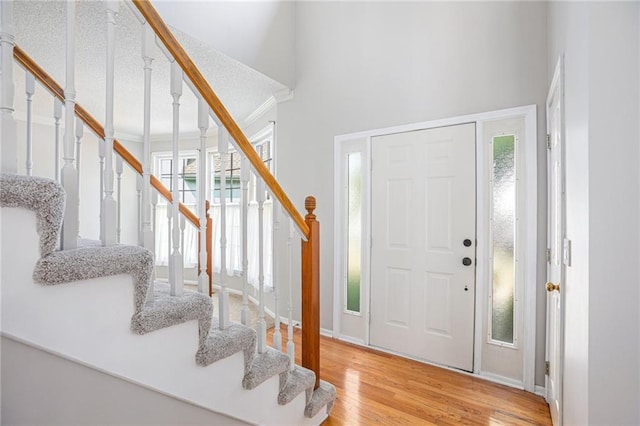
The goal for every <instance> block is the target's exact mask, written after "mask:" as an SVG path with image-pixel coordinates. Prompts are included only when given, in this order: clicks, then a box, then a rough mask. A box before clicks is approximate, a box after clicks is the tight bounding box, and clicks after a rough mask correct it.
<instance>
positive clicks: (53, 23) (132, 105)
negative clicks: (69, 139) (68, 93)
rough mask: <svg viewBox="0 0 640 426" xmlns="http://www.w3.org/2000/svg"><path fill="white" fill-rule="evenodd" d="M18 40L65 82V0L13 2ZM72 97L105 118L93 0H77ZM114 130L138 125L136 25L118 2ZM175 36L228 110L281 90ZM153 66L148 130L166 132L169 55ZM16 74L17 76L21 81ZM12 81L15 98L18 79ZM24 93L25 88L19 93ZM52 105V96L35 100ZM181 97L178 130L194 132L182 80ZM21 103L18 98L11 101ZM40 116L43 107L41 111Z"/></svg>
mask: <svg viewBox="0 0 640 426" xmlns="http://www.w3.org/2000/svg"><path fill="white" fill-rule="evenodd" d="M14 4H15V6H14V22H15V35H16V43H17V44H18V45H19V46H21V47H22V48H23V49H24V50H25V51H26V52H27V54H29V55H30V56H31V57H33V58H34V59H35V60H36V62H38V63H39V64H40V65H41V66H42V67H43V68H44V69H45V70H46V71H47V72H48V73H49V74H51V76H52V77H53V78H54V79H55V80H57V81H58V82H59V83H61V84H62V85H63V86H64V69H65V68H64V21H65V18H64V13H65V12H64V2H62V1H29V0H27V1H25V0H22V1H15V3H14ZM76 15H77V19H76V31H75V33H76V93H77V97H76V100H77V102H79V103H80V104H82V105H83V106H84V107H85V108H86V109H87V110H88V111H89V112H90V113H91V114H92V115H94V116H95V117H96V118H97V119H98V120H99V121H100V122H104V117H105V90H106V89H105V67H106V65H105V64H106V15H105V11H104V4H103V3H102V2H96V1H82V2H77V3H76ZM116 22H117V29H116V59H115V61H116V65H115V74H116V77H115V82H116V83H115V100H114V108H115V116H114V122H115V130H116V135H134V136H140V135H141V134H142V127H143V87H144V78H143V76H144V75H143V61H142V57H141V25H140V23H139V21H138V20H137V18H136V17H135V16H134V15H133V13H132V12H131V10H129V8H128V7H127V6H126V5H125V4H124V3H123V2H120V12H119V15H118V17H117V19H116ZM174 34H175V35H176V37H177V38H178V40H179V41H180V42H181V43H182V45H183V46H184V47H185V49H186V50H187V52H188V53H189V54H190V55H191V58H192V59H193V60H194V62H195V63H196V65H197V66H198V68H199V69H200V70H201V72H202V73H203V74H204V76H205V77H206V78H207V80H208V81H209V83H210V84H211V86H212V87H213V89H214V90H215V91H216V93H217V94H218V96H219V97H220V99H221V100H222V102H223V103H224V104H225V106H226V107H227V109H228V110H229V112H230V113H231V114H232V115H233V117H234V118H235V119H236V120H237V121H240V120H243V119H245V118H246V117H247V116H248V115H249V114H251V113H252V112H253V111H255V110H256V109H257V108H258V107H259V106H260V105H262V104H263V103H264V102H265V101H267V100H268V99H269V98H270V97H271V96H272V95H274V94H275V93H277V92H281V91H286V90H287V88H286V87H285V86H284V85H282V84H280V83H278V82H276V81H274V80H272V79H270V78H268V77H266V76H264V75H263V74H260V73H259V72H257V71H255V70H253V69H251V68H249V67H247V66H245V65H243V64H241V63H240V62H238V61H236V60H234V59H232V58H229V57H227V56H225V55H223V54H222V53H219V52H217V51H216V50H214V49H213V48H211V47H209V46H206V45H205V44H203V43H202V42H200V41H197V40H195V39H193V38H191V37H189V36H187V35H186V34H184V33H181V32H179V31H175V30H174ZM155 50H156V53H155V60H154V61H153V64H152V66H153V72H152V99H151V104H152V110H151V133H152V134H156V135H158V134H170V133H171V130H172V97H171V94H170V90H169V77H170V65H169V61H168V59H167V58H166V57H165V56H164V54H163V53H161V51H160V49H159V48H158V47H157V46H156V48H155ZM20 78H21V77H20V75H16V79H20ZM18 83H19V84H18V85H17V87H16V96H17V97H20V96H21V94H20V90H23V89H21V87H24V86H23V84H20V83H21V82H20V81H19V82H18ZM22 93H24V92H22ZM39 99H43V98H42V97H41V96H37V97H36V98H35V101H34V102H35V107H36V109H35V112H36V114H38V108H46V111H51V100H50V99H49V101H48V102H47V104H46V105H41V106H39V105H38V100H39ZM180 103H181V119H180V131H181V132H190V133H191V132H196V131H197V130H198V129H197V100H196V97H195V95H193V93H191V90H190V89H189V88H188V87H187V85H186V84H185V85H184V86H183V95H182V97H181V99H180ZM19 104H20V102H17V107H18V105H19ZM40 114H44V113H42V112H41V113H40Z"/></svg>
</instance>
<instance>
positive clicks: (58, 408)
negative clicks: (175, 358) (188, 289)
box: [0, 337, 248, 426]
mask: <svg viewBox="0 0 640 426" xmlns="http://www.w3.org/2000/svg"><path fill="white" fill-rule="evenodd" d="M0 346H1V347H2V388H3V393H2V414H3V416H2V421H3V424H10V425H25V426H28V425H35V424H37V425H41V426H44V425H59V424H68V425H71V424H76V425H80V424H82V425H90V424H96V423H99V424H108V425H111V426H115V425H123V426H125V425H133V424H135V425H138V426H142V425H150V426H158V425H163V424H164V425H167V424H174V425H175V424H180V425H204V424H209V425H216V424H218V425H228V426H230V425H244V424H248V423H244V422H241V421H239V420H235V419H233V418H231V417H228V416H225V415H222V414H218V413H215V412H213V411H210V410H206V409H204V408H201V407H198V406H196V405H191V404H189V403H187V402H183V401H180V400H178V399H175V398H171V397H169V396H167V395H163V394H161V393H159V392H154V391H153V390H151V389H147V388H145V387H142V386H139V385H137V384H134V383H131V382H128V381H125V380H122V379H120V378H117V377H114V376H110V375H108V374H105V373H104V372H101V371H98V370H94V369H92V368H89V367H87V366H84V365H81V364H78V363H75V362H73V361H70V360H68V359H64V358H62V357H59V356H56V355H53V354H50V353H47V352H44V351H42V350H39V349H36V348H34V347H32V346H28V345H25V344H23V343H19V342H17V341H15V340H11V339H8V338H6V337H3V338H2V345H0ZM63 387H64V391H63V392H61V390H62V388H63ZM87 390H90V391H89V392H87ZM34 407H38V409H37V410H34Z"/></svg>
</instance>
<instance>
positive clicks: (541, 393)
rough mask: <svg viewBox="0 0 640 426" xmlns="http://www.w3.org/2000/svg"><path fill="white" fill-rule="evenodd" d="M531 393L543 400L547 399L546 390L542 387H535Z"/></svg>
mask: <svg viewBox="0 0 640 426" xmlns="http://www.w3.org/2000/svg"><path fill="white" fill-rule="evenodd" d="M533 393H535V394H536V395H538V396H541V397H543V398H546V397H547V388H545V387H544V386H538V385H536V388H535V390H534V391H533Z"/></svg>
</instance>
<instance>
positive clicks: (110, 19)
mask: <svg viewBox="0 0 640 426" xmlns="http://www.w3.org/2000/svg"><path fill="white" fill-rule="evenodd" d="M68 3H70V4H73V2H68ZM127 4H128V5H129V3H127ZM105 5H106V8H105V10H106V15H107V79H106V80H107V108H106V118H105V126H104V128H103V127H102V126H101V125H100V124H99V122H98V121H97V120H95V119H94V118H93V117H92V116H91V115H90V114H89V113H88V112H87V111H86V110H84V108H82V106H80V105H78V104H77V103H76V102H75V90H74V75H73V66H71V65H69V64H70V62H72V61H71V60H72V59H73V53H68V54H67V55H66V57H67V76H66V80H67V87H66V88H65V89H64V90H63V89H62V87H61V86H60V85H59V84H57V83H56V82H55V81H54V80H53V79H52V78H51V77H50V76H49V75H48V74H46V73H45V72H44V70H42V69H41V68H40V67H39V66H38V65H37V64H35V62H33V60H31V59H30V58H29V57H28V56H27V55H26V54H25V53H24V52H23V51H22V50H21V49H20V48H18V47H17V46H15V47H14V40H13V36H12V35H11V34H12V31H11V14H12V8H13V7H12V2H11V1H10V0H7V1H3V2H2V18H1V21H2V25H3V26H2V30H1V31H0V47H1V48H2V59H3V69H2V71H3V73H2V83H3V89H2V94H1V99H0V115H1V119H2V124H3V128H2V137H3V143H2V154H3V162H2V169H3V171H14V170H16V169H17V167H16V165H15V164H14V162H12V160H11V158H14V159H15V158H16V157H17V155H16V149H17V146H16V143H15V139H16V138H15V122H14V119H13V116H12V114H13V96H14V94H13V76H12V72H11V71H7V69H10V68H11V66H10V64H11V60H10V58H11V54H13V56H14V57H15V59H16V60H17V61H18V62H19V63H20V64H21V65H22V66H23V68H24V69H25V70H26V71H27V72H28V73H30V74H32V75H33V76H34V78H35V79H37V80H38V81H39V82H40V83H41V84H42V85H43V86H44V87H45V88H47V89H48V90H49V91H50V92H51V93H52V94H53V95H54V97H55V98H56V99H58V100H59V102H64V106H65V111H66V114H65V134H64V139H63V158H64V167H63V169H62V171H61V180H62V182H63V184H65V187H67V186H68V188H69V190H68V201H69V200H71V203H69V202H68V203H67V208H68V209H69V210H72V213H69V216H68V217H67V220H65V225H64V226H65V228H66V229H67V230H68V235H65V237H64V239H63V244H62V246H63V248H71V247H73V246H74V242H75V241H77V236H78V195H77V194H78V178H77V176H78V174H77V173H78V172H77V169H76V166H75V164H77V163H75V162H74V159H75V155H74V154H75V153H74V148H75V146H74V145H77V147H78V148H79V147H80V144H75V143H74V142H75V140H74V128H75V127H74V121H73V120H74V116H75V117H77V118H78V119H79V120H81V121H82V122H83V123H84V125H85V126H86V127H87V128H88V129H90V130H91V131H92V132H93V133H94V134H96V135H97V136H98V138H100V139H101V145H102V146H101V149H100V158H101V162H102V161H104V174H103V175H102V176H101V180H102V185H101V187H102V188H103V190H104V194H103V197H102V203H101V239H102V244H103V245H109V244H113V243H115V242H116V238H117V231H116V230H117V228H118V225H117V208H118V205H117V203H116V200H115V198H114V196H113V194H114V160H113V153H114V152H115V153H116V154H117V155H119V156H120V157H121V158H122V160H124V162H125V163H126V164H128V165H129V166H130V167H131V168H132V169H133V170H134V171H135V172H136V173H138V174H140V175H142V177H143V185H142V188H141V195H140V199H141V202H140V204H141V208H140V210H141V213H140V214H141V221H140V223H141V225H140V226H141V228H142V231H141V237H140V243H141V244H142V245H145V246H147V245H149V235H150V234H149V229H150V228H151V226H150V225H151V214H150V213H151V208H152V206H155V205H156V204H157V203H155V204H154V203H153V200H154V196H153V193H152V192H151V187H153V188H154V189H155V190H156V191H157V192H158V193H159V194H160V195H161V196H163V197H164V198H165V199H167V200H168V201H169V203H171V206H172V208H173V211H172V215H171V219H172V220H171V226H172V240H173V244H172V250H173V252H172V253H171V254H172V256H171V258H172V259H174V262H171V263H170V265H169V268H170V270H171V272H170V276H171V280H170V282H171V286H172V293H173V294H180V293H181V291H182V284H183V283H182V278H181V272H182V266H181V261H182V258H181V253H180V244H179V243H178V241H180V239H181V233H182V230H181V227H180V219H179V216H178V213H180V214H182V215H184V217H186V219H187V220H188V221H189V222H190V223H191V224H192V225H193V226H195V227H196V228H197V229H198V230H199V231H200V233H201V235H200V244H199V245H200V250H201V253H200V256H199V260H200V262H201V265H200V268H199V272H200V274H201V277H200V280H199V288H200V289H201V290H204V288H205V285H204V280H205V279H206V278H207V277H206V275H204V273H205V272H206V271H211V268H210V259H211V253H210V252H209V253H208V254H204V257H203V253H202V250H206V248H207V246H209V245H210V242H209V241H208V240H207V238H204V239H203V237H202V230H203V229H206V226H207V225H206V224H207V223H208V220H207V210H206V207H205V204H206V201H205V199H204V195H205V194H204V192H205V190H206V189H205V188H206V187H204V186H203V183H204V181H205V176H204V169H205V167H200V168H199V169H200V170H201V174H200V175H199V177H198V180H199V181H200V182H201V184H200V185H199V190H198V210H199V212H198V213H199V216H200V217H198V216H196V215H195V214H194V213H193V212H191V211H190V210H189V209H188V208H187V207H186V206H185V205H184V204H182V203H180V202H179V198H178V195H179V193H178V190H177V180H178V179H177V176H176V173H175V169H176V167H174V175H173V179H172V182H173V188H172V190H173V191H171V192H170V191H169V190H168V189H167V188H165V187H164V186H163V185H162V184H161V183H160V182H159V181H158V179H157V178H155V177H154V176H152V175H151V174H150V158H149V152H150V151H149V144H148V142H149V138H148V137H149V119H148V108H147V106H145V135H144V139H143V143H144V145H145V147H144V154H143V157H144V158H143V163H141V162H140V161H138V160H137V159H135V158H134V157H133V156H132V155H131V153H129V152H128V151H127V150H126V149H125V148H124V147H123V146H122V144H120V143H119V142H118V141H117V140H116V139H115V137H114V129H113V76H114V72H113V71H114V70H113V68H114V53H113V52H114V44H113V41H114V39H115V37H114V31H115V20H116V15H117V12H118V1H112V0H108V1H106V2H105ZM133 6H135V7H130V9H132V10H133V11H134V12H135V13H136V16H137V17H138V19H140V21H141V22H142V23H143V27H148V28H151V29H152V30H153V31H152V32H153V34H155V39H156V40H157V41H158V42H159V46H160V47H161V50H162V51H163V52H164V53H165V54H167V57H168V58H169V60H170V61H172V62H173V63H174V65H173V66H172V79H171V82H172V84H171V94H172V96H173V98H174V103H173V106H174V132H173V135H174V137H173V140H174V145H173V160H174V165H177V163H178V161H177V160H178V158H177V154H176V153H179V146H178V139H179V130H178V128H177V123H178V115H179V98H180V94H181V90H182V89H181V87H182V83H183V81H184V82H185V83H187V86H188V87H190V88H191V89H192V91H193V92H194V94H195V95H196V97H197V98H198V100H199V104H200V105H201V110H200V111H199V114H198V124H199V127H200V130H201V152H200V161H201V162H202V159H203V158H204V157H203V155H204V152H205V150H206V127H207V125H208V117H207V119H206V120H205V118H204V117H206V116H207V115H209V116H210V117H211V118H212V119H213V120H214V122H215V123H216V124H217V125H218V129H219V137H218V139H219V145H218V150H219V152H220V153H221V154H222V156H223V157H224V156H226V153H227V151H226V144H227V139H228V140H229V142H231V143H232V145H234V147H235V149H236V151H237V152H239V153H240V152H241V153H242V154H243V155H244V157H245V158H246V159H247V163H245V164H248V166H249V167H250V169H251V170H252V173H253V175H254V176H255V179H256V182H257V187H258V188H259V191H258V194H257V197H256V198H257V201H258V206H259V207H258V209H259V213H260V214H259V222H260V223H259V233H260V235H261V236H262V234H263V230H264V224H263V216H262V211H263V206H264V196H265V191H268V192H269V193H270V194H271V195H272V198H273V199H274V200H277V201H278V202H279V204H280V206H281V208H282V211H283V213H284V214H285V215H286V216H288V219H289V221H290V228H291V229H295V230H296V232H297V233H298V234H299V235H300V237H301V239H302V257H301V286H302V306H301V308H302V324H303V329H302V365H303V366H304V367H306V368H309V369H311V370H313V371H314V372H315V373H316V387H318V385H319V378H320V377H319V362H320V361H319V330H320V328H319V325H320V324H319V224H318V222H317V221H316V217H315V215H314V214H313V212H314V210H315V208H316V202H315V199H314V198H313V197H307V199H306V200H305V209H306V210H307V214H306V216H305V217H304V218H303V217H302V215H301V214H300V213H298V211H297V210H296V209H295V207H294V205H293V203H292V202H291V200H290V199H289V198H288V196H287V195H286V193H285V192H284V191H283V189H282V188H281V186H280V184H279V183H278V182H277V181H276V179H275V178H274V176H273V175H272V174H271V172H270V171H269V169H268V168H267V167H266V166H265V164H264V163H263V162H262V160H261V158H260V156H259V155H258V153H257V152H256V150H255V149H254V148H253V146H252V145H251V143H250V142H249V141H248V139H247V137H246V136H245V135H244V133H243V132H242V131H241V129H240V128H239V126H238V124H237V123H236V122H235V121H234V119H233V118H232V117H231V115H230V114H229V112H228V111H227V109H226V108H225V106H224V105H223V104H222V103H221V102H220V100H219V98H218V97H217V95H216V94H215V92H214V91H213V90H212V88H211V87H210V85H209V83H208V82H207V80H206V79H205V78H204V77H203V75H202V73H201V72H200V71H199V69H198V68H197V67H196V65H195V64H194V63H193V61H192V60H191V58H190V57H189V55H188V54H187V53H186V52H185V50H184V48H183V47H182V46H181V45H180V44H179V43H178V41H177V40H176V38H175V37H174V36H173V34H172V33H171V31H170V30H169V29H168V27H167V26H166V24H165V23H164V22H163V21H162V19H161V18H160V16H159V15H158V13H157V11H156V10H155V9H154V8H153V6H152V5H151V4H150V2H149V1H146V0H134V1H133ZM66 10H67V16H68V19H67V21H68V22H67V34H68V35H67V38H66V44H67V51H68V52H72V51H73V50H74V47H73V35H72V34H73V23H70V21H73V20H74V18H73V15H74V7H73V6H68V5H67V9H66ZM7 29H9V30H8V31H7ZM143 32H144V34H145V35H144V36H143V54H142V58H143V62H144V72H145V104H146V103H147V102H146V99H147V96H148V93H149V92H148V91H147V87H148V86H149V84H148V81H149V80H150V75H151V62H152V60H153V58H151V57H150V56H149V52H150V49H148V47H149V45H150V43H151V42H152V39H153V38H154V37H153V36H152V35H151V31H149V30H147V29H143ZM145 46H146V47H145ZM7 57H8V58H9V60H7ZM6 64H9V65H8V66H7V65H6ZM55 105H56V106H58V103H56V104H55ZM54 112H55V108H54ZM54 117H56V119H57V115H55V114H54ZM205 121H207V124H205V123H204V122H205ZM5 123H6V124H7V125H6V126H5ZM203 129H204V130H203ZM11 135H13V139H10V137H11ZM227 135H228V136H227ZM221 141H222V143H220V142H221ZM28 149H29V148H28ZM5 153H9V156H8V159H7V156H6V155H5ZM103 159H104V160H103ZM5 160H6V161H5ZM202 165H203V166H204V164H202ZM223 170H224V168H223V167H221V177H220V182H221V186H222V188H221V189H223V190H224V182H225V181H226V179H225V172H224V171H223ZM243 186H244V182H243ZM243 192H245V191H244V188H243ZM70 193H71V195H69V194H70ZM221 195H222V196H221V199H224V192H222V191H221ZM174 201H175V202H174ZM243 203H246V199H244V200H243ZM153 208H154V207H153ZM243 210H244V208H243ZM274 210H275V206H274ZM225 214H226V209H224V208H223V209H221V215H222V217H223V219H222V222H224V215H225ZM244 220H245V222H246V216H245V217H244ZM277 220H279V219H277V218H276V221H277ZM147 225H149V226H148V227H147ZM182 229H184V226H183V227H182ZM145 231H146V237H145ZM207 233H210V228H209V230H208V231H207ZM224 234H225V233H224V232H222V235H224ZM292 240H293V237H292V236H290V237H289V239H288V241H287V245H288V247H291V245H292ZM203 241H206V243H205V244H203ZM221 243H223V244H224V239H222V241H221ZM259 247H260V253H261V255H260V256H259V259H260V265H259V289H260V291H259V300H260V305H259V312H260V314H259V318H258V351H259V352H260V353H262V352H264V351H265V350H266V327H265V326H264V310H265V306H264V264H263V256H262V254H263V253H264V239H263V238H260V239H259ZM289 252H290V253H291V250H289ZM244 256H245V257H246V250H245V252H244ZM204 258H206V259H207V264H208V265H207V268H206V269H204V271H203V268H202V263H204V262H202V260H203V259H204ZM292 258H293V257H292V256H290V258H289V260H290V267H291V266H292V265H291V262H292ZM245 262H246V259H243V269H245V267H244V265H245V264H246V263H245ZM223 265H225V262H223ZM244 272H245V274H244V275H245V276H246V270H245V271H244ZM222 275H223V276H224V275H225V274H222ZM208 278H209V280H210V279H211V277H210V276H209V277H208ZM210 286H211V283H210V284H209V287H210ZM243 287H244V286H243ZM292 287H293V285H290V296H289V307H288V310H289V318H288V321H289V325H290V327H289V330H288V334H289V335H288V342H287V350H288V352H289V354H290V356H291V357H292V361H293V355H294V350H293V349H292V345H291V343H292V332H293V330H292V328H291V325H292V324H293V318H292V298H291V291H292V290H291V288H292ZM246 293H247V292H246V291H245V292H244V293H243V310H244V308H245V307H246V303H245V301H246V299H245V298H246V296H245V295H246ZM275 293H276V299H277V291H276V292H275ZM149 297H152V292H151V291H150V292H149ZM219 300H220V301H219V309H218V311H219V313H220V321H219V323H220V327H221V328H222V329H224V328H226V327H228V325H229V324H230V323H229V314H228V290H227V288H226V281H225V278H223V279H222V280H221V291H220V297H219ZM278 340H279V338H278ZM275 346H276V347H278V348H279V347H280V346H281V344H279V343H278V342H276V343H275Z"/></svg>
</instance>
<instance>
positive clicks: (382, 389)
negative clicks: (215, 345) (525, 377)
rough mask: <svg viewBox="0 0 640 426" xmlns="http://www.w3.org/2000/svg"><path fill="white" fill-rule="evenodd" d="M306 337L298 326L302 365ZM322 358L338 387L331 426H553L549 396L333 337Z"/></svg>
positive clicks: (325, 374)
mask: <svg viewBox="0 0 640 426" xmlns="http://www.w3.org/2000/svg"><path fill="white" fill-rule="evenodd" d="M272 330H273V329H272ZM272 330H270V331H271V332H272ZM270 334H271V333H270ZM282 335H283V340H284V342H283V346H285V345H286V328H283V329H282ZM300 338H301V336H300V330H299V329H295V332H294V341H295V342H296V359H297V362H298V363H300ZM270 339H271V336H269V340H270ZM320 357H321V364H320V365H321V370H320V371H321V373H320V376H321V378H322V379H323V380H326V381H328V382H330V383H333V384H334V385H335V386H336V388H337V390H338V398H337V400H336V403H335V405H334V407H333V410H332V412H331V415H330V416H329V418H328V419H327V420H326V421H325V422H324V423H323V424H324V425H325V426H334V425H349V426H351V425H370V424H382V425H429V424H435V425H460V424H466V425H551V417H550V414H549V408H548V406H547V404H546V403H545V401H544V399H543V398H541V397H539V396H536V395H534V394H532V393H529V392H524V391H521V390H517V389H513V388H510V387H508V386H503V385H498V384H494V383H491V382H487V381H485V380H482V379H478V378H476V377H472V376H467V375H464V374H460V373H456V372H453V371H449V370H446V369H443V368H438V367H434V366H431V365H427V364H423V363H420V362H417V361H412V360H408V359H405V358H401V357H397V356H394V355H389V354H386V353H383V352H378V351H375V350H371V349H367V348H362V347H359V346H356V345H351V344H348V343H344V342H341V341H339V340H336V339H331V338H327V337H321V341H320Z"/></svg>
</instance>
